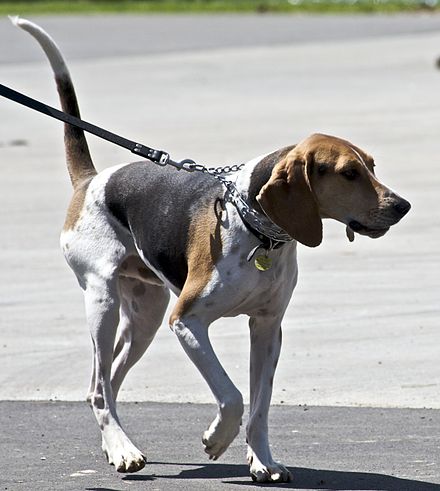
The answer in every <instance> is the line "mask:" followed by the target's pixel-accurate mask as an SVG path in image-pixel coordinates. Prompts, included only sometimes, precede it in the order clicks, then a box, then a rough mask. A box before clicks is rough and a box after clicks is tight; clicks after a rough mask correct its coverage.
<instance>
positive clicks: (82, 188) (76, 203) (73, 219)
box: [63, 179, 91, 232]
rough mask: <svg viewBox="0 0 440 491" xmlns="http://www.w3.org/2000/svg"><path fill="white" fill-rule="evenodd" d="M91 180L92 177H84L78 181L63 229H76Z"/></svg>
mask: <svg viewBox="0 0 440 491" xmlns="http://www.w3.org/2000/svg"><path fill="white" fill-rule="evenodd" d="M90 181H91V179H84V180H83V181H82V182H81V183H77V185H76V186H75V188H74V190H73V196H72V199H71V200H70V204H69V208H68V209H67V215H66V220H65V221H64V227H63V230H64V231H65V232H66V231H67V230H72V229H74V228H75V225H76V224H77V223H78V220H79V217H80V216H81V211H82V209H83V206H84V200H85V198H86V193H87V189H88V187H89V184H90Z"/></svg>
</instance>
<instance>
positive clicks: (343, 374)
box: [0, 15, 440, 408]
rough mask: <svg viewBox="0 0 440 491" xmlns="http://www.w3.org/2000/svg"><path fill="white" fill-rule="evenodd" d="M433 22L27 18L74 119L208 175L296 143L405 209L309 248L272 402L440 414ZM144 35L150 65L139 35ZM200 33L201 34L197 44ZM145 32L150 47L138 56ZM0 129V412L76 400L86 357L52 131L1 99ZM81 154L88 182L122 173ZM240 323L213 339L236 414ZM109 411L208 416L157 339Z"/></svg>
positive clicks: (186, 371)
mask: <svg viewBox="0 0 440 491" xmlns="http://www.w3.org/2000/svg"><path fill="white" fill-rule="evenodd" d="M439 20H440V17H439V16H436V15H433V16H431V15H429V16H424V15H422V16H395V17H394V16H393V17H381V16H377V17H361V18H353V17H330V18H321V17H310V18H309V17H276V16H243V17H228V16H221V17H209V16H204V17H185V18H178V17H160V16H158V17H156V16H155V17H154V18H153V17H151V18H150V17H140V18H134V17H120V18H119V17H100V16H96V17H95V16H90V17H84V18H77V17H75V18H73V19H71V18H63V17H56V18H42V19H41V22H42V24H43V25H44V26H46V27H47V28H49V29H51V30H53V32H54V34H55V35H56V37H57V38H59V42H60V44H61V46H62V47H63V49H64V47H66V51H67V52H68V53H69V54H70V53H71V54H72V58H73V59H72V62H71V63H70V66H71V69H72V72H73V75H74V79H75V81H76V85H77V88H78V93H79V96H80V103H81V107H82V109H83V111H82V112H83V115H84V117H85V118H86V119H89V120H91V121H94V122H96V123H98V124H102V125H104V126H105V127H107V128H109V129H113V130H115V131H116V132H120V133H121V134H123V135H126V136H129V137H131V138H133V139H137V140H140V141H142V142H144V143H146V144H151V145H154V146H157V147H162V148H166V149H167V150H169V151H170V152H171V153H172V155H173V156H175V157H176V158H179V157H184V156H191V157H193V158H195V159H197V160H200V161H205V162H209V163H213V164H217V163H218V164H221V163H231V162H240V161H242V160H245V159H249V158H252V157H254V156H256V155H259V154H261V153H264V152H267V151H270V150H271V149H274V148H279V147H281V146H283V145H285V144H289V143H292V142H296V141H298V140H299V139H301V138H303V137H305V136H306V135H308V134H310V133H312V132H314V131H323V132H327V133H331V134H336V135H339V136H343V137H346V138H348V139H350V140H352V141H354V142H355V143H356V144H358V145H360V146H362V147H364V148H365V149H367V150H368V151H370V152H371V153H372V154H373V155H374V156H375V157H376V161H377V172H378V175H379V176H380V177H381V178H382V179H383V180H384V181H385V182H386V183H387V184H389V185H390V186H391V187H393V188H395V189H396V190H397V191H399V192H400V193H401V194H402V195H404V196H405V197H407V198H408V199H409V200H410V201H411V202H412V204H413V209H412V211H411V213H410V214H409V216H408V217H407V218H405V220H404V221H403V222H402V223H401V224H399V225H398V226H397V227H396V228H395V229H393V230H392V231H391V232H390V233H389V234H388V235H387V236H385V237H384V238H382V239H380V240H377V241H373V240H370V239H367V238H358V239H357V240H356V241H355V242H354V243H353V244H349V243H348V242H347V241H346V239H345V234H344V229H343V227H342V226H341V225H339V224H336V223H331V222H328V223H326V224H325V240H324V243H323V245H322V246H321V247H319V248H318V249H316V250H309V249H306V248H304V247H301V249H300V253H299V255H300V281H299V287H298V289H297V291H296V294H295V297H294V301H293V302H292V304H291V306H290V308H289V310H288V313H287V317H286V321H285V323H284V348H283V354H282V357H281V361H280V365H279V370H278V374H277V379H276V384H275V393H274V402H275V403H281V401H283V402H284V403H285V404H300V403H301V404H302V403H308V404H315V405H369V406H387V407H393V406H398V407H424V406H426V407H436V408H439V407H440V398H439V387H440V369H439V363H438V361H439V358H440V330H439V325H438V322H439V320H438V319H439V311H440V305H439V289H440V288H439V281H438V271H439V266H440V252H439V248H438V244H439V238H440V236H439V230H440V216H439V214H438V213H437V212H436V210H437V209H438V189H439V186H440V174H439V173H438V167H439V162H438V155H440V139H439V128H440V95H439V94H440V91H439V86H440V72H439V71H438V70H436V69H435V66H434V60H435V59H436V57H437V56H438V54H439V53H440V29H438V27H439V23H440V22H439ZM144 22H145V27H144V29H142V26H143V25H144V24H143V23H144ZM152 22H154V23H153V24H152ZM177 25H179V26H181V27H179V29H180V30H179V29H178V28H177V27H176V26H177ZM183 26H186V28H185V30H186V32H187V35H186V36H185V41H183V40H182V39H183V38H182V36H181V33H182V32H183ZM159 27H160V28H161V29H163V31H164V32H166V36H165V35H163V36H162V38H163V43H168V45H167V46H168V47H167V52H166V53H164V52H161V50H160V49H159V48H158V46H162V38H161V39H159V38H160V36H159V35H157V36H155V35H153V34H152V33H154V32H157V31H154V29H159ZM202 27H203V29H204V30H205V32H206V31H209V32H212V33H213V35H212V37H211V38H210V40H209V42H208V40H206V43H205V36H201V34H200V30H201V29H202ZM150 29H151V32H150ZM220 31H222V32H227V33H228V34H230V36H229V37H228V36H220V34H219V32H220ZM145 32H149V33H150V34H149V35H150V36H152V37H151V39H150V38H148V39H150V41H151V43H150V44H148V43H142V42H141V38H140V37H139V36H141V33H142V35H144V33H145ZM215 32H217V34H216V35H214V33H215ZM373 32H376V33H379V34H380V36H379V37H376V36H373ZM299 33H301V35H299ZM245 35H246V36H245ZM0 36H1V39H2V46H8V50H1V52H2V55H1V56H2V57H3V58H2V59H3V62H2V63H1V64H0V78H1V80H2V81H3V82H4V83H6V84H9V85H11V86H13V87H15V88H17V89H19V90H23V91H24V92H26V93H29V94H31V95H33V96H35V97H37V98H41V99H43V100H45V101H47V102H49V103H53V104H57V100H56V93H55V89H54V86H53V82H52V80H51V76H50V74H49V71H48V67H47V63H46V62H45V60H44V57H43V56H42V55H41V54H40V53H39V51H38V49H37V48H36V47H35V46H34V44H33V42H32V40H31V39H30V37H29V36H28V35H27V34H26V33H23V32H20V31H18V30H16V29H14V28H13V27H12V26H11V25H10V24H7V23H6V22H2V23H1V24H0ZM245 38H246V40H245V41H244V39H245ZM145 39H147V38H145ZM225 39H226V40H227V39H230V41H225ZM115 40H117V42H116V43H115ZM153 40H154V43H153ZM171 40H173V41H171ZM299 40H301V41H302V42H298V41H299ZM304 41H307V42H304ZM348 41H349V42H348ZM185 43H186V44H185ZM225 43H229V44H225ZM115 44H116V45H117V47H118V49H116V47H115ZM147 45H148V46H147ZM181 45H182V46H183V47H185V49H184V50H182V49H180V48H181ZM207 47H211V48H214V47H215V48H216V49H210V50H207V49H206V48H207ZM144 49H145V51H144ZM164 49H165V48H164ZM148 51H150V53H149V52H148ZM152 51H154V55H153V54H152V53H151V52H152ZM27 53H29V55H27ZM104 55H105V56H104ZM37 60H38V61H37ZM0 111H1V115H2V117H1V118H0V158H1V166H2V167H1V168H2V175H1V179H0V230H2V234H1V236H0V248H1V254H0V272H1V273H0V309H1V316H0V357H1V358H0V359H1V370H0V399H43V400H47V399H49V398H53V399H63V400H82V399H83V397H84V393H85V390H86V387H87V383H88V377H89V370H90V356H91V353H90V343H89V338H88V335H87V329H86V327H85V326H84V313H83V305H82V299H81V294H80V290H79V288H78V287H77V285H76V282H75V280H74V278H73V276H72V275H71V273H70V271H69V270H68V268H67V266H66V265H65V264H64V261H63V259H62V257H61V254H60V253H59V250H58V233H59V230H60V228H61V226H62V222H63V214H64V210H65V208H66V206H67V202H68V200H69V197H70V187H69V183H68V179H67V176H66V171H65V168H64V156H63V149H62V135H61V126H60V124H59V123H57V122H55V121H52V120H49V119H48V118H45V117H43V116H41V115H38V114H35V113H31V112H30V111H29V110H27V109H25V108H21V107H18V106H17V105H15V104H13V103H11V102H8V101H0ZM90 142H91V147H92V153H93V155H94V157H95V160H96V163H97V166H98V167H99V168H103V167H106V166H108V165H112V164H116V163H119V162H122V161H125V160H127V159H129V158H131V157H130V155H128V154H127V152H124V151H123V150H121V149H117V148H115V147H113V146H111V145H109V144H107V143H104V142H101V141H97V140H96V139H93V138H90ZM245 324H246V320H245V319H243V318H237V319H231V320H226V321H220V322H218V323H216V325H215V326H214V327H213V340H214V344H215V347H216V349H217V351H218V353H219V356H220V358H221V360H222V361H223V362H224V365H225V367H226V369H227V371H228V372H229V373H230V375H231V377H232V379H233V380H234V381H235V382H236V383H237V385H238V386H239V387H240V388H241V390H242V391H243V393H244V395H245V398H247V378H248V376H247V365H248V340H247V329H246V327H245ZM170 366H172V367H173V370H172V371H170V370H169V367H170ZM121 397H122V399H124V400H154V401H162V402H180V401H182V402H186V401H188V400H190V401H191V402H202V403H204V402H211V401H212V398H211V395H210V394H209V391H208V390H207V388H206V386H205V384H204V382H203V381H202V380H201V377H200V376H199V375H198V374H197V372H196V371H195V369H194V368H193V367H192V366H191V365H190V364H189V363H188V361H187V359H186V357H185V355H184V354H183V352H182V350H181V348H180V346H178V343H177V341H176V340H175V339H174V337H173V335H172V334H171V333H170V332H169V330H168V329H167V328H166V327H164V328H163V329H162V330H161V332H160V333H159V334H158V336H157V339H156V340H155V343H154V344H153V346H152V347H151V350H150V352H149V353H148V356H146V357H145V358H144V359H143V360H142V361H141V362H140V363H139V364H138V366H137V367H136V368H135V369H134V370H133V372H132V373H131V374H130V376H129V378H128V379H127V383H126V384H125V385H124V388H123V391H122V393H121Z"/></svg>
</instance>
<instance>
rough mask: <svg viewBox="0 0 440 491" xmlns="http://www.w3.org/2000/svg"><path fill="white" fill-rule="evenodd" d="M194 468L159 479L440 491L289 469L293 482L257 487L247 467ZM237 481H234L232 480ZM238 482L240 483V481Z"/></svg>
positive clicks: (365, 476) (378, 477) (364, 475)
mask: <svg viewBox="0 0 440 491" xmlns="http://www.w3.org/2000/svg"><path fill="white" fill-rule="evenodd" d="M152 464H157V465H173V466H182V464H181V463H180V464H177V463H171V462H166V463H165V462H154V463H153V462H152ZM184 465H188V466H191V467H196V468H191V469H187V470H182V471H181V472H179V474H176V475H158V474H155V475H154V478H155V479H161V478H163V479H220V480H221V482H222V483H225V484H235V485H237V486H240V485H246V486H249V485H255V486H260V487H271V488H277V487H282V488H283V489H289V488H293V489H308V490H310V489H316V490H319V489H326V490H331V491H367V490H368V491H440V484H433V483H429V482H424V481H414V480H411V479H401V478H398V477H394V476H389V475H386V474H374V473H368V472H346V471H332V470H320V469H307V468H302V467H289V470H290V472H291V473H292V475H293V482H290V483H282V484H278V485H277V484H276V483H273V484H257V483H253V482H252V480H251V479H250V477H249V468H248V467H247V466H246V465H235V464H184ZM151 478H152V476H148V475H139V474H138V475H128V476H125V477H124V478H123V479H124V480H126V481H144V480H145V481H149V480H151ZM231 478H233V480H231ZM237 478H238V479H237Z"/></svg>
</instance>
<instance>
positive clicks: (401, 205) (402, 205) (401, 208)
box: [393, 198, 411, 217]
mask: <svg viewBox="0 0 440 491" xmlns="http://www.w3.org/2000/svg"><path fill="white" fill-rule="evenodd" d="M393 206H394V209H395V210H396V211H397V213H399V215H400V216H401V217H404V216H405V215H406V214H407V213H408V212H409V210H410V209H411V204H410V203H409V202H408V201H406V199H403V198H399V201H397V202H396V203H394V205H393Z"/></svg>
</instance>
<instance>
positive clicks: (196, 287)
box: [169, 205, 222, 324]
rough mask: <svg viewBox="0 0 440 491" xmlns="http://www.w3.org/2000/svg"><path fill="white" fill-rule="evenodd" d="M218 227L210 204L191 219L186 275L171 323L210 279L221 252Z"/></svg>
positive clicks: (183, 311) (218, 223)
mask: <svg viewBox="0 0 440 491" xmlns="http://www.w3.org/2000/svg"><path fill="white" fill-rule="evenodd" d="M220 225H221V222H220V220H219V219H218V217H216V214H215V210H214V207H213V206H212V205H210V206H209V207H207V208H205V209H202V210H200V213H198V214H197V215H195V216H194V218H193V220H192V222H191V224H190V227H189V232H188V246H187V257H188V276H187V279H186V281H185V284H184V286H183V289H182V293H181V294H180V296H179V299H178V301H177V304H176V306H175V308H174V310H173V312H172V314H171V317H170V321H169V322H170V324H173V323H174V322H175V321H176V320H177V319H179V318H181V317H182V316H183V315H184V314H185V313H186V312H187V311H188V310H189V309H190V308H191V306H192V305H193V303H194V302H195V301H196V300H197V298H198V297H199V295H200V294H201V293H202V291H203V290H204V288H205V287H206V285H207V284H208V283H209V281H210V280H211V277H212V272H213V270H214V266H215V264H216V263H217V261H218V260H219V258H220V256H221V253H222V241H221V229H220Z"/></svg>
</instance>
